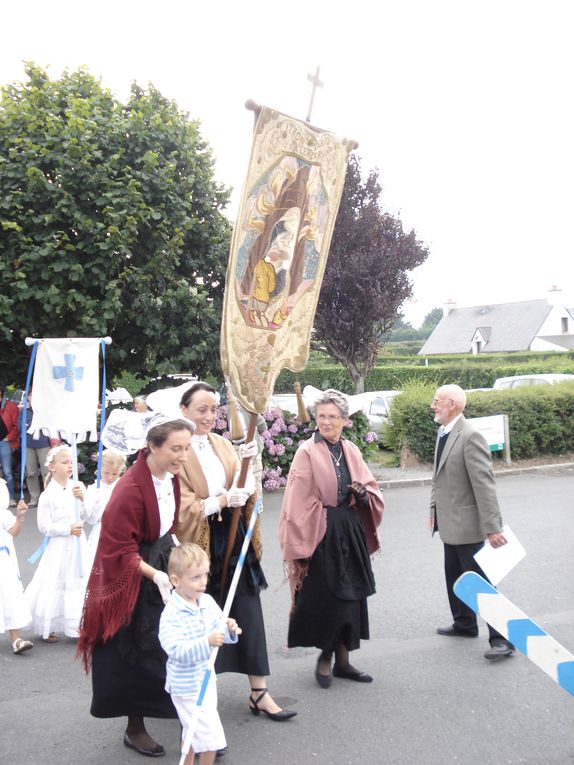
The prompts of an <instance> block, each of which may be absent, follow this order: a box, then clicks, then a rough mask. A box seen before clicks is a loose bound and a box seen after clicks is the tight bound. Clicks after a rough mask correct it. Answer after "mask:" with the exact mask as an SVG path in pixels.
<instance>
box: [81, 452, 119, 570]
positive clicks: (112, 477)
mask: <svg viewBox="0 0 574 765" xmlns="http://www.w3.org/2000/svg"><path fill="white" fill-rule="evenodd" d="M125 469H126V458H125V457H123V456H122V455H121V454H117V453H116V452H113V451H111V449H105V450H104V451H103V453H102V475H101V480H100V485H99V486H98V485H97V484H95V483H93V484H91V485H90V486H88V490H87V491H86V499H85V505H86V513H87V515H86V520H87V522H88V523H91V524H92V525H93V527H94V528H93V529H92V530H91V532H90V536H89V537H88V570H89V571H91V569H92V564H93V562H94V556H95V554H96V549H97V547H98V541H99V539H100V530H101V527H102V524H101V521H102V515H103V512H104V510H105V509H106V505H107V504H108V500H109V498H110V497H111V496H112V491H113V490H114V487H115V485H116V484H117V482H118V480H119V477H120V476H121V474H122V473H123V472H124V470H125Z"/></svg>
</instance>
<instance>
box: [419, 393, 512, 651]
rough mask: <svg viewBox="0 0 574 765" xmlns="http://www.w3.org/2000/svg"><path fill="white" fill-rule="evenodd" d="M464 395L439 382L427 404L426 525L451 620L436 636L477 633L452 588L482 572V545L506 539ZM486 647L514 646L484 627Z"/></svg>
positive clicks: (488, 462)
mask: <svg viewBox="0 0 574 765" xmlns="http://www.w3.org/2000/svg"><path fill="white" fill-rule="evenodd" d="M465 406H466V394H465V392H464V391H463V390H462V388H460V387H459V386H458V385H443V386H442V387H440V388H439V389H438V390H437V391H436V393H435V397H434V399H433V402H432V405H431V409H432V410H433V412H434V415H435V422H437V423H439V425H440V426H441V427H440V429H439V432H438V436H437V443H436V449H435V464H434V471H433V480H432V492H431V503H430V528H431V530H432V533H433V534H434V532H435V531H438V533H439V535H440V538H441V540H442V542H443V544H444V570H445V577H446V588H447V593H448V600H449V604H450V610H451V612H452V617H453V624H452V626H450V627H439V628H437V632H438V634H439V635H447V636H453V637H477V636H478V623H477V619H476V614H475V613H474V611H473V610H472V609H470V608H469V607H468V606H467V605H466V604H465V603H463V602H462V601H461V600H459V599H458V598H457V597H456V595H455V594H454V592H453V585H454V583H455V582H456V580H457V579H458V577H459V576H460V575H461V574H463V573H464V572H465V571H476V572H477V573H479V574H480V575H481V576H485V574H484V572H483V571H482V569H481V568H480V567H479V565H478V564H477V562H476V561H475V559H474V555H475V554H476V553H477V552H478V551H479V550H480V548H481V547H482V546H483V545H484V540H485V539H486V538H488V541H489V542H490V544H491V545H492V546H493V547H500V546H501V545H504V544H506V538H505V537H504V535H503V534H502V517H501V515H500V508H499V506H498V499H497V497H496V485H495V481H494V472H493V469H492V458H491V455H490V450H489V448H488V444H487V443H486V441H485V439H484V437H483V436H482V435H481V434H480V433H479V432H478V431H476V430H474V429H473V427H472V426H471V425H470V423H468V422H467V421H466V420H465V418H464V416H463V414H462V413H463V411H464V407H465ZM485 578H486V577H485ZM488 631H489V640H490V648H489V649H488V651H486V653H485V654H484V656H485V658H486V659H490V660H491V661H492V660H497V659H503V658H504V657H506V656H510V655H511V653H512V651H513V649H514V646H513V645H512V643H510V642H509V641H508V640H506V639H505V638H504V637H503V636H502V635H501V634H500V633H499V632H496V630H494V629H493V628H492V627H491V626H490V625H489V626H488Z"/></svg>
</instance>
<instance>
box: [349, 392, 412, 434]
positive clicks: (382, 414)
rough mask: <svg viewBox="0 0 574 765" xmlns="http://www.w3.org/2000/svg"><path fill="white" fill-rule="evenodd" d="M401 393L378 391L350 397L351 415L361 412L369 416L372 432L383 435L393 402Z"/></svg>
mask: <svg viewBox="0 0 574 765" xmlns="http://www.w3.org/2000/svg"><path fill="white" fill-rule="evenodd" d="M400 393H401V391H400V390H376V391H368V392H367V393H357V395H355V396H349V410H350V413H351V414H353V413H354V412H357V411H359V410H361V411H362V412H364V414H366V415H367V419H368V421H369V427H370V428H371V430H374V431H375V433H377V434H378V433H381V432H382V430H383V427H384V425H385V423H386V422H387V420H388V419H389V412H390V409H391V404H392V401H393V399H394V398H395V396H398V395H400Z"/></svg>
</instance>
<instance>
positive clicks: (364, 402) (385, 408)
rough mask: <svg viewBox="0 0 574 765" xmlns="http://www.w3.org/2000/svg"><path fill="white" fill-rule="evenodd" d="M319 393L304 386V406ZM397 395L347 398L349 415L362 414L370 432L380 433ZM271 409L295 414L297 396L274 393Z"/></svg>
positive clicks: (386, 393)
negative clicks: (276, 408) (360, 412)
mask: <svg viewBox="0 0 574 765" xmlns="http://www.w3.org/2000/svg"><path fill="white" fill-rule="evenodd" d="M320 393H322V391H321V390H319V388H315V387H314V386H313V385H306V386H305V387H304V388H303V391H302V394H303V401H304V402H305V406H311V405H312V404H313V403H314V402H315V401H316V399H317V397H318V395H319V394H320ZM399 393H400V391H399V390H377V391H369V392H367V393H358V394H357V395H355V396H348V399H349V414H354V413H355V412H359V411H362V412H364V413H365V414H366V416H367V419H368V420H369V427H370V428H371V430H373V431H374V432H375V433H380V432H381V431H382V429H383V426H384V424H385V422H386V421H387V419H388V417H389V410H390V407H391V402H392V400H393V398H394V397H395V396H398V395H399ZM271 407H279V409H286V410H287V411H288V412H292V413H293V414H297V396H296V395H295V394H294V393H274V394H273V395H272V396H271V398H270V399H269V408H271Z"/></svg>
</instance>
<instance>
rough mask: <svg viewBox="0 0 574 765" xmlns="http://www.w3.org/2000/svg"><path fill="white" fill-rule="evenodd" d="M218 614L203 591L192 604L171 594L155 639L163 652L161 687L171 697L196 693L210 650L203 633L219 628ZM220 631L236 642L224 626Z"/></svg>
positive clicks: (230, 641)
mask: <svg viewBox="0 0 574 765" xmlns="http://www.w3.org/2000/svg"><path fill="white" fill-rule="evenodd" d="M222 616H223V612H222V611H221V609H220V608H219V606H218V605H217V603H216V602H215V600H214V599H213V598H212V597H211V595H207V594H206V593H204V594H203V595H201V597H200V598H199V603H198V605H195V603H190V602H189V601H187V600H185V599H184V598H182V597H181V595H178V594H177V592H176V591H175V590H174V591H173V592H172V593H171V595H170V598H169V600H168V602H167V605H166V607H165V608H164V610H163V613H162V615H161V619H160V622H159V641H160V643H161V646H162V648H163V650H164V651H165V652H166V654H167V665H166V683H165V689H166V691H167V692H168V693H170V694H171V695H172V696H197V695H198V694H199V689H200V688H201V683H202V680H203V677H204V674H205V670H206V668H207V662H208V660H209V656H210V654H211V651H212V647H211V646H210V645H209V642H208V640H207V636H208V635H209V634H210V633H211V632H213V631H214V630H217V629H219V628H220V627H219V625H220V622H221V618H222ZM224 632H225V642H226V643H237V635H233V634H231V633H230V632H229V630H228V629H227V626H225V628H224ZM212 677H213V678H215V672H214V673H213V675H212Z"/></svg>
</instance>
